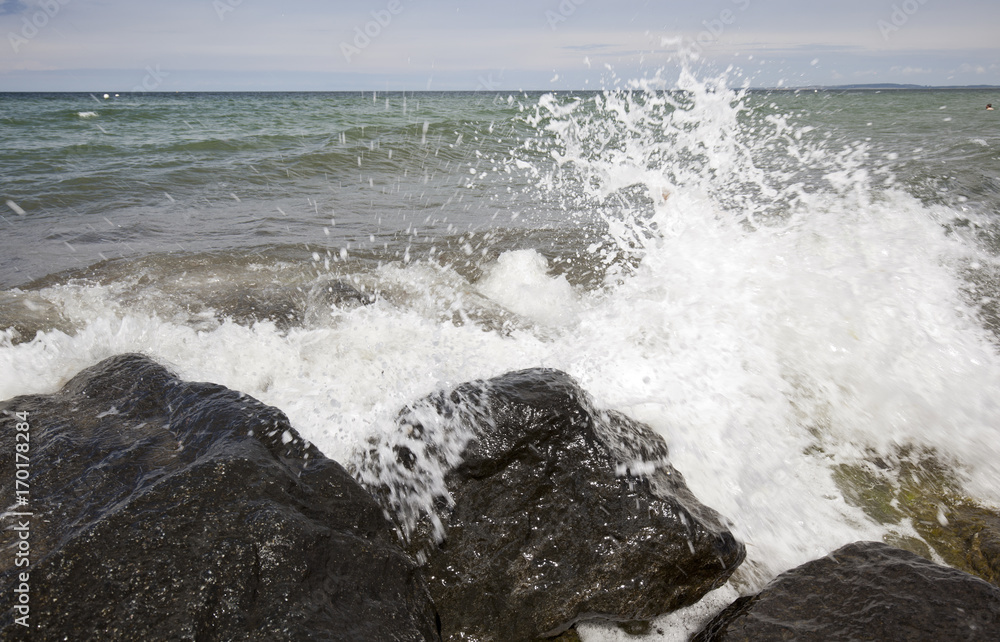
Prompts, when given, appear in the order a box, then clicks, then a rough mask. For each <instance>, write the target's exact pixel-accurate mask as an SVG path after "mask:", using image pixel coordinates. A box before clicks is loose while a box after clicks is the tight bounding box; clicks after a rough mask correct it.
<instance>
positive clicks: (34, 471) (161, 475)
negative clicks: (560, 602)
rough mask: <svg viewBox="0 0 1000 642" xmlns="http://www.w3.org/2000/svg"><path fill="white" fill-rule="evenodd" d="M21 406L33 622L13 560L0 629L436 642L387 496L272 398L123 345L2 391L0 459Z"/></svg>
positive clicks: (1, 591)
mask: <svg viewBox="0 0 1000 642" xmlns="http://www.w3.org/2000/svg"><path fill="white" fill-rule="evenodd" d="M14 413H28V414H27V418H28V423H29V425H30V453H29V456H30V466H31V477H30V495H29V496H28V498H29V501H28V504H27V506H24V507H21V510H30V511H31V512H32V514H33V516H32V517H31V518H30V528H31V531H30V533H31V537H30V560H31V566H30V567H28V569H27V570H28V571H29V572H30V582H29V583H30V587H31V594H30V624H31V629H30V630H26V629H23V627H21V626H19V625H18V624H17V623H16V621H15V618H16V617H18V615H19V613H18V611H17V610H14V609H13V608H12V607H14V606H15V604H14V596H15V593H14V592H13V589H14V587H15V583H16V582H18V581H19V577H18V574H19V573H20V572H22V571H24V570H25V569H24V568H19V567H15V562H14V557H13V556H8V555H5V556H3V559H2V560H0V611H2V613H3V617H2V620H0V637H2V638H3V639H32V640H50V639H59V640H62V639H72V640H87V639H101V640H139V639H145V640H153V639H178V640H179V639H197V640H302V639H310V640H376V639H377V640H433V639H438V624H437V619H436V612H435V610H434V607H433V605H432V603H431V601H430V599H429V596H428V593H427V589H426V584H425V583H424V581H423V579H422V577H421V573H420V571H419V569H418V568H417V567H416V565H415V564H414V562H413V561H412V559H411V558H410V557H408V556H407V555H406V554H405V553H404V552H403V551H402V550H401V549H400V547H399V544H398V538H397V536H396V534H395V533H394V532H393V530H392V528H391V526H390V524H389V522H388V521H387V520H386V519H385V517H384V515H383V511H382V509H381V508H380V507H379V506H378V505H377V504H376V503H375V502H374V500H373V499H372V498H371V496H370V495H368V493H367V492H366V491H365V490H364V489H363V488H362V487H361V486H360V485H358V484H357V483H356V482H355V481H354V480H353V479H352V478H351V477H350V476H349V475H348V474H347V473H346V472H345V471H344V469H343V468H342V467H341V466H340V465H339V464H337V463H336V462H333V461H331V460H329V459H326V458H325V457H324V456H323V455H322V454H321V453H320V452H319V451H318V450H317V449H316V448H314V447H313V446H311V445H309V444H308V443H305V442H303V440H302V439H300V438H299V436H298V435H297V434H296V433H295V431H294V430H293V429H292V428H291V427H290V426H289V424H288V421H287V419H286V418H285V416H284V415H283V414H282V413H281V412H280V411H278V410H276V409H274V408H271V407H268V406H265V405H264V404H261V403H260V402H258V401H256V400H254V399H252V398H249V397H246V396H244V395H241V394H239V393H237V392H234V391H232V390H229V389H226V388H224V387H222V386H218V385H214V384H205V383H188V382H183V381H181V380H179V379H177V378H176V377H174V376H173V375H172V374H170V373H169V372H168V371H167V370H165V369H164V368H162V367H161V366H159V365H158V364H156V363H154V362H152V361H150V360H149V359H147V358H145V357H142V356H139V355H122V356H118V357H114V358H111V359H108V360H106V361H103V362H101V363H100V364H98V365H97V366H94V367H92V368H89V369H87V370H85V371H83V372H81V373H80V374H79V375H77V376H76V377H74V378H73V379H72V380H71V381H69V382H68V383H67V384H66V385H65V387H64V388H63V389H62V390H60V391H59V392H57V393H55V394H53V395H42V396H24V397H18V398H15V399H11V400H9V401H6V402H3V403H0V469H2V470H13V469H14V454H15V434H16V433H17V431H16V430H15V425H16V423H17V422H18V421H19V420H18V418H17V416H16V414H14ZM22 417H23V415H22ZM0 493H2V494H3V496H4V497H8V498H11V497H14V495H15V489H14V488H13V487H12V477H11V476H10V475H6V476H4V477H3V478H2V479H0ZM7 519H8V521H9V520H10V519H11V518H10V517H8V518H7ZM16 537H17V534H16V532H15V531H13V530H9V529H5V530H3V531H2V532H0V548H2V549H3V550H13V548H12V547H16V546H17V542H16V541H15V538H16Z"/></svg>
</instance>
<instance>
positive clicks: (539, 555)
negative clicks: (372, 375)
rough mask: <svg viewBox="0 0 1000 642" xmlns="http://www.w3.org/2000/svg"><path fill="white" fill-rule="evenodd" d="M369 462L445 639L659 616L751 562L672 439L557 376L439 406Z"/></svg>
mask: <svg viewBox="0 0 1000 642" xmlns="http://www.w3.org/2000/svg"><path fill="white" fill-rule="evenodd" d="M354 465H355V470H356V471H357V474H358V476H359V478H361V479H362V481H363V482H364V483H365V484H366V485H368V486H369V487H370V488H372V490H373V492H374V493H375V494H376V496H377V497H379V498H380V499H381V501H382V502H383V504H384V505H385V506H386V508H387V510H388V511H389V512H390V513H391V514H392V515H394V517H395V519H396V520H397V522H398V523H399V525H400V526H401V528H402V529H403V530H404V532H405V533H407V534H408V536H409V545H410V550H411V551H412V552H413V553H414V554H415V555H418V556H420V557H421V559H425V560H426V567H425V573H426V576H427V578H428V583H429V585H430V590H431V595H432V597H433V598H434V601H435V604H436V605H437V607H438V610H439V612H440V614H441V622H442V633H443V637H444V638H445V639H453V640H457V639H463V640H503V641H510V640H532V639H535V638H538V637H547V636H554V635H558V634H559V633H561V632H562V631H565V630H566V629H568V628H569V627H571V626H572V625H573V624H575V623H576V622H578V621H581V620H585V619H589V618H594V617H604V618H609V619H612V620H618V621H624V622H634V621H640V620H648V619H650V618H652V617H654V616H656V615H659V614H662V613H665V612H668V611H671V610H674V609H677V608H680V607H682V606H685V605H688V604H691V603H693V602H695V601H697V600H698V599H699V598H700V597H701V596H703V595H704V594H705V593H707V592H708V591H710V590H712V589H714V588H716V587H718V586H720V585H721V584H722V583H724V582H725V581H726V579H727V578H728V577H729V575H730V574H731V573H732V572H733V571H734V570H735V569H736V567H737V566H739V564H740V563H741V562H742V560H743V558H744V556H745V549H744V547H743V545H742V544H739V543H737V542H736V541H735V539H734V538H733V536H732V535H731V534H730V532H729V531H728V530H727V528H726V526H725V523H724V520H723V518H721V517H720V516H719V515H718V514H716V513H715V512H714V511H713V510H711V509H710V508H707V507H705V506H703V505H702V504H700V503H699V502H698V500H697V499H695V497H694V496H693V495H692V493H691V492H690V491H689V490H688V489H687V487H686V486H685V485H684V482H683V479H682V477H681V475H680V473H678V472H677V471H676V470H674V469H673V468H672V467H671V466H670V464H669V463H668V462H667V445H666V443H665V442H664V441H663V440H662V439H661V438H660V437H659V436H657V435H656V434H655V433H653V432H652V430H650V429H649V428H648V427H646V426H644V425H642V424H639V423H637V422H635V421H632V420H630V419H629V418H627V417H625V416H624V415H622V414H619V413H615V412H598V411H597V410H596V409H595V408H594V407H593V405H592V403H591V401H590V399H589V397H588V395H587V394H586V393H585V392H584V391H583V390H581V389H580V388H579V386H578V385H577V384H576V382H575V381H573V379H571V378H570V377H569V376H568V375H566V374H565V373H562V372H558V371H555V370H546V369H535V370H525V371H522V372H515V373H510V374H507V375H504V376H502V377H499V378H496V379H492V380H489V381H477V382H472V383H468V384H464V385H462V386H459V387H458V388H456V389H455V390H453V391H451V392H447V393H439V394H436V395H432V396H431V397H429V398H427V399H425V400H423V401H421V402H418V403H416V404H413V405H412V406H410V407H408V408H407V409H405V410H404V411H403V412H402V413H401V414H400V416H399V419H398V421H397V425H396V426H395V428H394V430H392V431H390V432H389V433H387V434H386V435H385V436H384V437H383V438H381V439H380V440H374V441H373V442H372V444H371V448H370V449H368V450H367V451H366V452H365V453H363V454H361V455H360V456H359V457H358V459H357V460H356V461H355V464H354ZM429 542H430V543H431V544H430V545H428V543H429Z"/></svg>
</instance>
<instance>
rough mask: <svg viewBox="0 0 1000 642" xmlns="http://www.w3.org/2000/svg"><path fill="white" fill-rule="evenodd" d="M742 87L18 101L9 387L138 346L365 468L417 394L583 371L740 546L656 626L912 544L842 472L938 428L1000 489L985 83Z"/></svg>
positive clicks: (10, 118)
mask: <svg viewBox="0 0 1000 642" xmlns="http://www.w3.org/2000/svg"><path fill="white" fill-rule="evenodd" d="M733 82H735V79H732V78H727V77H724V76H723V77H709V78H699V77H697V76H696V75H694V74H691V73H688V72H685V73H683V74H682V75H681V78H680V81H679V82H678V83H677V84H676V85H670V86H657V85H656V84H655V83H638V84H636V86H635V88H633V89H632V90H628V91H625V90H623V91H616V92H607V93H602V92H589V93H576V94H573V93H559V94H548V93H511V94H508V93H500V94H495V93H415V94H410V93H406V94H402V93H390V94H381V93H375V94H372V93H367V94H347V93H343V94H323V93H316V94H169V95H166V94H164V95H160V94H147V95H126V94H123V95H120V96H115V95H112V96H109V97H107V98H105V97H104V96H103V95H102V94H93V95H88V94H30V95H29V94H16V95H15V94H5V95H0V185H2V189H0V192H2V193H0V215H2V218H0V230H2V235H0V399H7V398H10V397H13V396H16V395H20V394H28V393H47V392H53V391H55V390H57V389H58V388H59V387H60V386H61V385H62V384H63V383H64V382H65V381H66V380H67V379H69V378H70V377H71V376H73V375H74V374H75V373H76V372H78V371H79V370H80V369H82V368H84V367H87V366H89V365H92V364H94V363H96V362H97V361H99V360H101V359H103V358H105V357H108V356H110V355H113V354H117V353H121V352H127V351H139V352H144V353H146V354H149V355H150V356H152V357H154V358H156V359H157V360H159V361H160V362H161V363H163V364H164V365H166V366H168V367H170V368H171V369H173V370H174V371H175V372H177V373H178V374H179V375H180V376H182V377H184V378H187V379H190V380H202V381H214V382H218V383H221V384H223V385H226V386H229V387H231V388H234V389H237V390H240V391H242V392H245V393H247V394H249V395H252V396H254V397H256V398H258V399H260V400H262V401H264V402H265V403H268V404H272V405H274V406H277V407H278V408H281V409H282V410H283V411H285V412H286V413H287V414H288V416H289V418H290V420H291V422H292V424H293V425H294V426H295V427H296V428H297V430H298V431H299V432H300V433H301V434H302V435H303V436H304V437H305V438H306V439H308V440H310V441H312V442H313V443H314V444H316V445H317V446H318V447H319V448H320V449H321V450H322V451H323V452H325V453H326V454H327V455H328V456H330V457H332V458H334V459H337V460H338V461H341V462H343V463H347V462H350V461H351V459H352V457H353V456H354V453H355V449H356V448H357V447H358V446H359V445H360V444H362V443H364V441H365V439H366V438H367V437H369V436H370V435H372V434H376V433H378V432H379V431H382V430H386V429H389V428H390V427H391V426H392V425H393V420H394V418H395V416H396V414H397V413H398V411H399V410H400V408H402V407H403V406H405V405H406V404H407V403H410V402H412V401H414V400H416V399H418V398H420V397H422V396H424V395H426V394H428V393H431V392H434V391H436V390H440V389H443V388H449V387H451V386H455V385H458V384H460V383H462V382H465V381H468V380H472V379H477V378H484V377H491V376H495V375H499V374H501V373H504V372H507V371H509V370H513V369H520V368H528V367H535V366H545V367H553V368H559V369H562V370H565V371H566V372H568V373H569V374H571V375H572V376H574V377H575V378H576V379H577V380H579V381H580V383H581V384H582V385H583V386H584V388H586V389H587V390H588V391H589V392H590V393H591V394H592V395H593V396H594V398H595V402H596V403H597V404H598V405H600V406H603V407H608V408H615V409H618V410H621V411H623V412H625V413H627V414H629V415H631V416H633V417H635V418H637V419H640V420H642V421H644V422H646V423H648V424H649V425H650V426H651V427H653V428H654V429H655V430H656V431H658V432H659V433H660V434H662V435H663V436H664V438H665V439H666V441H667V443H668V444H669V447H670V457H671V461H672V463H673V465H674V466H675V467H677V468H678V469H679V470H680V471H681V472H682V473H683V474H684V475H685V477H686V479H687V481H688V483H689V485H690V486H691V488H692V490H693V491H694V493H695V494H696V495H697V496H698V497H699V499H701V500H702V501H703V502H704V503H706V504H708V505H709V506H712V507H713V508H715V509H717V510H718V511H720V512H721V513H723V514H724V515H726V516H727V517H728V518H729V519H730V520H731V521H732V522H733V530H734V533H735V534H736V535H737V537H739V538H740V539H741V540H742V541H744V542H745V543H746V545H747V551H748V556H747V562H746V563H745V564H744V567H743V568H742V569H741V570H740V571H739V572H738V573H737V575H736V576H734V579H733V581H731V582H730V583H729V584H728V585H727V586H726V587H723V588H722V589H720V590H719V591H717V592H716V594H714V595H712V596H710V597H709V598H707V599H706V601H705V602H704V603H703V604H702V605H700V606H696V607H694V608H693V609H691V610H689V611H686V612H683V613H681V614H678V615H674V616H669V617H666V618H664V619H662V620H661V621H659V622H657V623H656V627H655V628H654V633H652V634H651V637H652V638H655V639H665V638H670V639H686V635H688V633H689V632H690V631H691V630H693V629H696V628H697V626H698V623H699V622H700V621H701V620H703V619H704V618H705V617H708V616H709V615H711V614H712V613H713V612H714V611H716V610H718V609H720V608H721V607H722V606H724V605H725V604H727V603H728V601H730V600H731V599H733V598H735V597H736V595H737V594H739V593H740V592H749V591H752V590H756V589H758V588H760V587H762V586H763V585H764V584H766V583H767V581H769V580H770V579H771V578H773V577H774V576H775V575H776V574H778V573H780V572H782V571H784V570H786V569H788V568H791V567H793V566H796V565H798V564H800V563H803V562H805V561H808V560H810V559H813V558H816V557H819V556H822V555H824V554H826V553H828V552H829V551H831V550H833V549H835V548H838V547H839V546H841V545H843V544H846V543H848V542H852V541H856V540H859V539H883V538H888V539H890V540H892V539H893V538H896V539H898V538H910V539H911V540H919V539H920V537H921V536H920V533H919V532H918V530H917V529H915V528H914V525H913V524H912V523H911V522H910V521H908V520H907V519H903V520H901V521H898V522H896V523H882V522H880V521H879V520H876V519H875V518H873V517H872V516H871V515H870V514H869V513H867V512H865V511H864V510H862V509H861V508H859V507H858V506H856V505H855V504H857V502H852V501H850V499H851V498H850V497H848V496H847V495H846V494H845V490H844V487H843V485H842V484H838V477H837V471H838V470H843V469H844V468H843V467H845V466H846V467H870V465H871V464H872V463H873V462H877V463H878V467H879V468H880V469H885V471H884V473H880V474H884V475H885V476H886V478H887V479H888V482H889V483H890V484H892V483H897V482H898V480H894V479H893V477H892V476H893V475H894V474H896V473H898V470H899V467H898V466H895V467H894V462H899V461H901V460H903V459H905V458H906V456H907V453H920V456H922V457H923V456H926V457H932V458H933V459H934V460H935V461H937V462H939V463H940V465H941V466H942V467H943V468H944V469H945V470H946V471H947V474H948V475H949V476H950V478H952V479H954V483H955V484H957V485H958V486H959V487H960V491H961V493H962V494H963V496H965V497H968V498H971V499H973V500H975V501H977V502H979V503H981V504H982V505H985V506H990V507H993V508H996V507H1000V424H998V422H997V417H998V416H1000V412H998V410H1000V407H998V406H1000V402H998V399H1000V353H998V346H1000V319H998V317H997V313H998V309H1000V308H998V303H1000V264H998V254H1000V120H997V119H998V118H1000V116H996V115H995V114H996V113H997V112H986V111H985V110H984V107H985V105H986V103H988V102H994V103H995V102H997V99H996V97H995V96H993V95H992V94H991V93H990V92H985V91H973V90H951V91H931V90H921V91H883V92H873V91H863V92H845V91H812V90H810V91H781V92H744V91H734V90H730V89H728V88H727V87H728V86H729V85H730V84H731V83H733ZM887 462H888V463H887ZM944 518H946V516H944ZM883 521H884V520H883ZM656 629H659V630H660V631H662V632H663V633H662V635H660V634H659V633H656ZM581 634H582V636H583V637H584V639H586V640H608V639H616V638H617V637H618V636H619V635H620V634H619V633H618V632H617V630H616V629H614V628H611V627H607V626H602V625H584V626H582V627H581Z"/></svg>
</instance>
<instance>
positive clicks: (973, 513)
mask: <svg viewBox="0 0 1000 642" xmlns="http://www.w3.org/2000/svg"><path fill="white" fill-rule="evenodd" d="M833 479H834V481H835V482H836V484H837V486H838V487H839V488H840V490H841V492H842V493H843V494H844V499H845V500H846V501H847V503H848V504H851V505H852V506H856V507H858V508H860V509H861V510H863V511H864V512H865V513H866V514H867V515H868V516H869V517H871V518H872V519H873V520H875V521H876V522H878V523H879V524H884V525H887V526H892V525H898V524H901V523H902V522H903V521H904V520H909V522H910V523H911V524H912V526H913V529H914V530H915V531H916V532H917V534H919V536H920V539H915V538H913V537H909V536H905V535H902V534H899V533H894V534H891V535H889V536H887V537H886V538H885V541H886V543H887V544H892V545H893V546H897V547H899V548H903V549H905V550H908V551H910V552H912V553H916V554H917V555H920V556H922V557H925V558H928V559H930V558H931V557H932V555H931V549H933V550H934V552H936V553H937V554H938V555H939V556H940V557H941V559H943V560H944V561H945V562H946V563H947V564H949V565H951V566H953V567H955V568H958V569H960V570H963V571H965V572H967V573H971V574H973V575H976V576H978V577H981V578H983V579H984V580H986V581H988V582H991V583H992V584H995V585H997V586H1000V514H998V513H996V512H994V511H992V510H989V509H987V508H985V507H983V506H981V505H979V504H977V503H976V502H975V501H973V500H972V499H969V498H968V497H967V496H965V495H964V494H963V493H962V490H961V485H960V483H959V481H958V479H957V475H956V473H955V472H954V470H953V469H952V468H950V467H949V466H947V465H946V464H945V463H943V462H942V461H941V460H940V458H939V457H937V456H936V455H935V454H934V453H933V452H932V451H929V450H916V449H912V448H901V449H900V450H899V451H898V452H897V453H895V454H894V456H893V457H891V458H889V457H878V456H876V455H874V454H873V455H872V456H871V457H869V459H868V460H867V461H863V462H860V463H857V464H840V465H839V466H837V467H835V468H834V470H833Z"/></svg>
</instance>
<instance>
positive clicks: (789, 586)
mask: <svg viewBox="0 0 1000 642" xmlns="http://www.w3.org/2000/svg"><path fill="white" fill-rule="evenodd" d="M998 633H1000V589H997V587H995V586H993V585H991V584H989V583H987V582H985V581H983V580H981V579H979V578H977V577H974V576H972V575H969V574H967V573H964V572H962V571H959V570H957V569H953V568H950V567H947V566H941V565H938V564H935V563H933V562H930V561H928V560H926V559H924V558H922V557H919V556H917V555H915V554H913V553H910V552H908V551H904V550H902V549H898V548H894V547H891V546H888V545H886V544H882V543H880V542H857V543H855V544H849V545H848V546H845V547H843V548H840V549H838V550H836V551H834V552H833V553H831V554H830V555H828V556H827V557H824V558H822V559H818V560H814V561H812V562H808V563H807V564H804V565H802V566H800V567H798V568H795V569H792V570H791V571H788V572H786V573H783V574H782V575H780V576H778V577H777V578H776V579H775V580H774V581H773V582H771V583H770V584H769V585H768V586H767V587H765V588H764V590H763V591H761V592H760V593H759V594H757V595H755V596H750V597H743V598H740V599H739V600H737V601H736V602H734V603H733V604H732V605H731V606H730V607H729V608H727V609H726V610H724V611H723V612H722V613H720V614H719V615H718V616H717V617H716V618H715V619H714V620H713V621H712V622H711V623H709V625H708V626H707V627H706V628H705V630H704V631H703V632H702V633H700V634H699V635H698V636H696V637H695V638H694V640H695V641H696V642H722V641H726V642H729V641H736V640H754V641H758V640H793V639H794V640H806V641H808V640H817V641H819V640H823V641H837V640H914V641H924V640H926V641H927V642H931V641H938V640H983V641H984V642H985V641H987V640H990V641H992V640H996V639H997V636H998Z"/></svg>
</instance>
